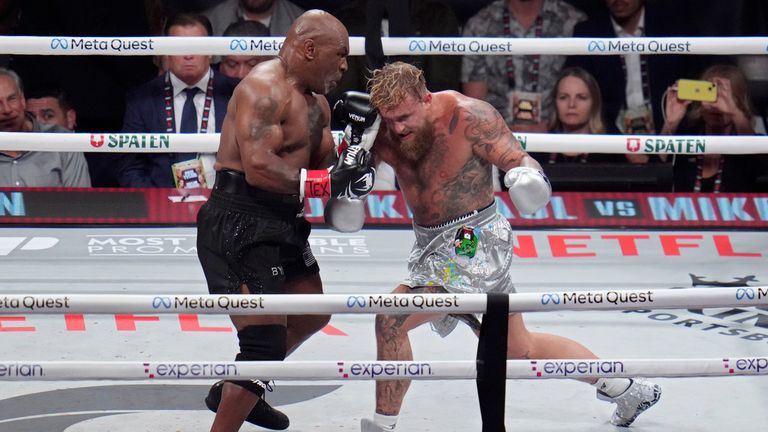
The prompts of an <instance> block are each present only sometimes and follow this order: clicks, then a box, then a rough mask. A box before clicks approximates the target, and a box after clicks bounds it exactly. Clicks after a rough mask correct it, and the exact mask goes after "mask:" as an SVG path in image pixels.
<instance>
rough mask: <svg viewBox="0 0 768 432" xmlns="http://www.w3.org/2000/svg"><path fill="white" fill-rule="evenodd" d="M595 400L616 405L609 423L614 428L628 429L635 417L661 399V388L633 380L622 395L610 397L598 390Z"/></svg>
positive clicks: (650, 383) (647, 382) (648, 382)
mask: <svg viewBox="0 0 768 432" xmlns="http://www.w3.org/2000/svg"><path fill="white" fill-rule="evenodd" d="M597 398H598V399H601V400H604V401H608V402H613V403H615V404H616V411H614V412H613V417H612V418H611V423H613V424H614V425H616V426H621V427H628V426H629V425H631V424H632V422H633V421H635V419H636V418H637V416H639V415H640V414H642V412H643V411H645V410H647V409H648V408H650V407H652V406H654V405H655V404H656V402H658V401H659V399H661V387H659V386H658V385H657V384H654V383H652V382H650V381H645V380H638V379H635V380H632V384H630V385H629V388H628V389H627V390H625V391H624V393H622V394H620V395H618V396H616V397H610V396H608V395H607V394H606V393H603V392H601V391H600V390H598V391H597Z"/></svg>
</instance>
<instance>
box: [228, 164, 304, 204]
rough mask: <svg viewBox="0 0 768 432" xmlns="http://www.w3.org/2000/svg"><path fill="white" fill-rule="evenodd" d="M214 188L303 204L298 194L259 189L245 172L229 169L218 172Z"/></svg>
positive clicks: (276, 201) (282, 201)
mask: <svg viewBox="0 0 768 432" xmlns="http://www.w3.org/2000/svg"><path fill="white" fill-rule="evenodd" d="M213 190H215V191H219V192H224V193H227V194H230V195H238V196H242V197H248V198H252V199H254V200H257V201H266V202H272V203H282V204H292V205H299V204H302V202H301V199H299V195H298V194H281V193H277V192H269V191H265V190H262V189H259V188H257V187H254V186H251V185H249V184H248V182H247V181H246V179H245V174H244V173H241V172H239V171H234V170H228V169H225V170H221V171H217V172H216V182H215V183H214V185H213Z"/></svg>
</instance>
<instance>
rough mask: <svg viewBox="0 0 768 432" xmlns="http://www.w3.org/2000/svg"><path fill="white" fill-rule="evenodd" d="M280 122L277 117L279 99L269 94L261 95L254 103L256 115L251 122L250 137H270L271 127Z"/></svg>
mask: <svg viewBox="0 0 768 432" xmlns="http://www.w3.org/2000/svg"><path fill="white" fill-rule="evenodd" d="M277 123H279V121H278V119H277V101H275V100H274V99H272V98H271V97H269V96H264V97H260V98H259V99H258V100H256V102H255V103H254V117H253V119H252V120H251V122H250V137H251V138H253V139H260V138H269V137H270V136H271V132H270V127H272V126H274V125H275V124H277Z"/></svg>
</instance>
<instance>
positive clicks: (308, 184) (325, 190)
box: [299, 146, 376, 198]
mask: <svg viewBox="0 0 768 432" xmlns="http://www.w3.org/2000/svg"><path fill="white" fill-rule="evenodd" d="M375 180H376V168H374V167H373V157H372V156H371V153H370V152H369V151H367V150H366V149H364V148H363V147H361V146H353V147H349V148H348V149H346V150H344V151H343V152H341V156H340V157H339V160H338V161H337V162H336V165H334V166H332V167H330V168H328V169H327V170H306V169H303V168H302V170H301V174H300V179H299V193H300V194H301V195H302V197H304V196H307V197H332V198H342V197H343V198H362V197H364V196H366V195H368V194H369V193H370V192H371V190H372V189H373V182H374V181H375Z"/></svg>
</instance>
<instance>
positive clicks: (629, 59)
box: [611, 8, 650, 110]
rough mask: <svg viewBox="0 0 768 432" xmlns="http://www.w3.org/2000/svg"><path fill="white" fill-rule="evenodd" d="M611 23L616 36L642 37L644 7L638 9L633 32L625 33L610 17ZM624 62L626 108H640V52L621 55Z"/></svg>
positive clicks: (642, 104)
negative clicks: (637, 18)
mask: <svg viewBox="0 0 768 432" xmlns="http://www.w3.org/2000/svg"><path fill="white" fill-rule="evenodd" d="M611 24H613V30H614V31H615V32H616V36H618V37H620V38H627V37H643V34H644V33H645V8H642V9H641V10H640V20H639V21H638V22H637V29H636V30H635V32H634V33H627V32H626V31H625V30H624V28H622V27H621V26H620V25H619V24H618V23H617V22H616V21H615V20H614V19H613V17H611ZM622 57H624V64H625V65H626V66H627V87H626V93H627V94H626V97H627V99H626V101H627V109H630V110H631V109H633V108H640V107H643V106H645V104H646V103H649V102H650V101H646V100H645V97H644V96H643V76H642V70H641V68H640V54H626V55H623V56H622Z"/></svg>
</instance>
